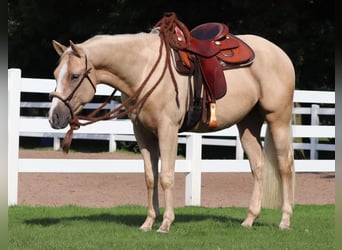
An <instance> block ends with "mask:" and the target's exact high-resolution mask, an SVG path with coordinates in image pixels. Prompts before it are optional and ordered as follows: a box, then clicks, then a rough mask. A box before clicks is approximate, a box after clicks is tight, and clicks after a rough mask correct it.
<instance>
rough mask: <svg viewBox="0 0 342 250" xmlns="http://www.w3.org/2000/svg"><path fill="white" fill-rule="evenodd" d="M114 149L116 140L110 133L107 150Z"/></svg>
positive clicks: (111, 150) (113, 150)
mask: <svg viewBox="0 0 342 250" xmlns="http://www.w3.org/2000/svg"><path fill="white" fill-rule="evenodd" d="M115 151H116V141H115V135H113V134H110V135H109V152H110V153H112V152H115Z"/></svg>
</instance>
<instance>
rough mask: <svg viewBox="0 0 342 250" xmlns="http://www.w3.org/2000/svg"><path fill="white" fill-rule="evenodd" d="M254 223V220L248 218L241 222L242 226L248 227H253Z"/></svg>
mask: <svg viewBox="0 0 342 250" xmlns="http://www.w3.org/2000/svg"><path fill="white" fill-rule="evenodd" d="M252 225H253V221H251V220H248V219H245V220H244V221H243V222H242V223H241V226H243V227H247V228H250V227H252Z"/></svg>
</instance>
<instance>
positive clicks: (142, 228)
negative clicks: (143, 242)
mask: <svg viewBox="0 0 342 250" xmlns="http://www.w3.org/2000/svg"><path fill="white" fill-rule="evenodd" d="M139 229H140V231H142V232H148V231H151V230H152V229H151V228H148V227H139Z"/></svg>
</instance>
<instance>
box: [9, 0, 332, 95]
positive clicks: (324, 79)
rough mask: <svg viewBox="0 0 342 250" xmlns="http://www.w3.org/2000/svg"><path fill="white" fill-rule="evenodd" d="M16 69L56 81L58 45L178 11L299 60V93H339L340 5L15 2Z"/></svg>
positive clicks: (244, 0)
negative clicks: (266, 41)
mask: <svg viewBox="0 0 342 250" xmlns="http://www.w3.org/2000/svg"><path fill="white" fill-rule="evenodd" d="M8 4H9V5H8V9H9V19H8V34H9V67H19V68H21V69H22V70H23V74H24V76H26V77H48V78H51V77H52V72H53V69H54V68H55V66H56V60H57V59H58V57H57V55H56V54H55V52H54V50H53V49H52V46H51V40H52V39H56V40H58V41H61V42H62V43H66V44H67V43H68V41H69V39H71V40H73V41H74V42H82V41H84V40H86V39H88V38H90V37H91V36H93V35H96V34H103V33H106V34H117V33H136V32H141V31H145V32H148V31H149V29H150V28H152V27H153V25H154V24H155V23H156V22H157V21H158V20H159V19H160V18H161V17H162V15H163V13H164V12H168V11H174V12H176V13H177V16H178V18H179V19H180V20H182V21H183V22H184V23H185V24H186V25H187V26H188V27H189V28H193V27H194V26H196V25H198V24H201V23H204V22H210V21H217V22H224V23H226V24H228V25H229V27H230V30H231V32H232V33H233V34H243V33H252V34H256V35H260V36H263V37H265V38H267V39H269V40H271V41H273V42H275V43H276V44H278V45H279V46H280V47H281V48H283V49H284V50H285V52H286V53H287V54H288V55H289V56H290V58H291V59H292V61H293V63H294V65H295V69H296V76H297V89H323V90H326V89H335V86H334V63H335V61H334V30H335V23H334V1H332V0H326V1H323V0H301V1H293V2H288V1H276V0H264V1H253V0H230V1H221V0H211V1H207V2H198V1H181V2H175V1H167V0H165V1H163V0H160V1H155V0H153V1H151V0H145V1H141V0H97V1H91V0H83V1H70V0H69V1H65V0H50V1H44V0H9V1H8Z"/></svg>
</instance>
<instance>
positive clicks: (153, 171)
mask: <svg viewBox="0 0 342 250" xmlns="http://www.w3.org/2000/svg"><path fill="white" fill-rule="evenodd" d="M134 133H135V137H136V138H137V142H138V145H139V148H140V151H141V155H142V157H143V159H144V171H145V182H146V187H147V200H148V201H147V203H148V212H147V217H146V220H145V222H144V223H143V224H142V225H141V227H140V229H141V230H143V231H149V230H151V229H152V226H153V224H154V222H155V220H156V218H157V216H158V215H159V201H158V159H159V148H158V139H157V137H156V136H155V135H153V134H151V133H150V132H148V131H146V130H144V129H143V128H142V127H139V126H134Z"/></svg>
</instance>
